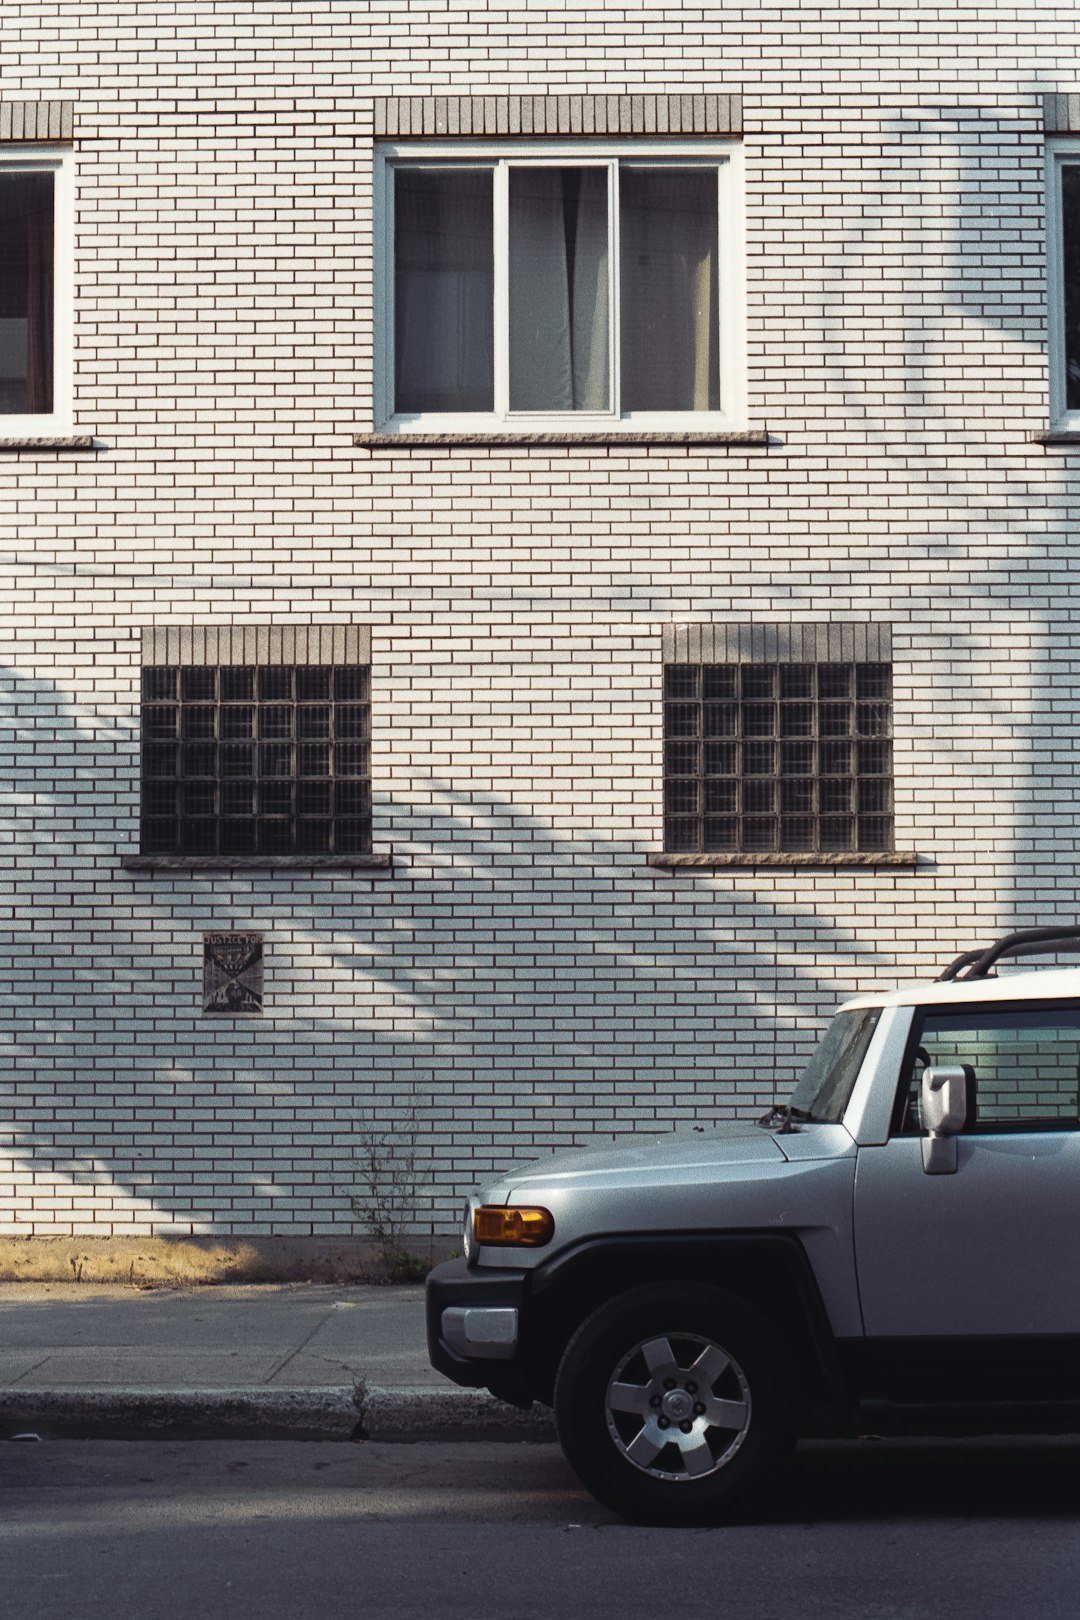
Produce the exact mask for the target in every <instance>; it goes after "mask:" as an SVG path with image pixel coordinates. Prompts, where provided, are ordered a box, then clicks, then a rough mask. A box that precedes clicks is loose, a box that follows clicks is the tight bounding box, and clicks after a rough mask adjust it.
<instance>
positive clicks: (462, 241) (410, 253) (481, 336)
mask: <svg viewBox="0 0 1080 1620" xmlns="http://www.w3.org/2000/svg"><path fill="white" fill-rule="evenodd" d="M494 285H495V278H494V263H493V254H492V171H491V170H490V169H397V170H395V172H394V358H395V373H396V375H395V390H394V409H395V411H405V412H411V411H490V410H493V409H494V406H495V389H494V374H495V362H494V337H493V334H494Z"/></svg>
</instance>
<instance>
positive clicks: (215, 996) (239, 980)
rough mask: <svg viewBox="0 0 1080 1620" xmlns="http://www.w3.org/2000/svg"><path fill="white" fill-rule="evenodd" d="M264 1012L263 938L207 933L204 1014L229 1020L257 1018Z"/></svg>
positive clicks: (204, 948)
mask: <svg viewBox="0 0 1080 1620" xmlns="http://www.w3.org/2000/svg"><path fill="white" fill-rule="evenodd" d="M262 1010H263V937H262V935H261V934H254V933H237V934H224V933H220V934H219V933H207V934H204V935H203V1012H204V1013H211V1014H213V1015H215V1016H218V1017H225V1018H253V1017H256V1018H257V1017H258V1016H259V1015H260V1014H261V1012H262Z"/></svg>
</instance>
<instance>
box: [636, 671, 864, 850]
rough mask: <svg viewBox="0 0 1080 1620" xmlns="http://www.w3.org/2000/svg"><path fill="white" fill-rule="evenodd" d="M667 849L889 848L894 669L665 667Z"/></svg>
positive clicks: (665, 814) (665, 829)
mask: <svg viewBox="0 0 1080 1620" xmlns="http://www.w3.org/2000/svg"><path fill="white" fill-rule="evenodd" d="M664 848H665V850H666V851H667V852H668V853H672V854H675V853H684V852H685V853H693V854H713V853H716V854H721V853H726V852H730V853H732V854H735V853H741V854H755V853H762V854H767V853H773V852H777V853H779V852H781V851H783V852H787V853H802V852H807V853H811V852H812V853H820V854H829V853H836V852H841V851H846V850H851V851H874V852H885V851H891V850H892V849H893V784H892V670H891V666H890V665H888V664H881V663H850V664H849V663H843V664H841V663H827V664H826V663H821V664H795V663H770V664H764V663H762V664H752V663H739V664H668V665H666V666H665V669H664Z"/></svg>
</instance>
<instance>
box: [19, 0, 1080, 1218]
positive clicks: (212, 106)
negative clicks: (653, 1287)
mask: <svg viewBox="0 0 1080 1620" xmlns="http://www.w3.org/2000/svg"><path fill="white" fill-rule="evenodd" d="M1074 23H1075V8H1074V7H1072V6H1060V7H1059V6H1054V5H1049V4H1043V3H1039V0H1035V3H1029V4H1028V5H1026V6H1021V7H1019V8H1016V9H1015V10H1014V9H1013V8H1007V7H1002V6H999V5H983V6H959V5H955V6H954V5H952V4H948V3H946V4H944V5H941V6H937V7H935V8H933V10H932V11H926V10H925V9H924V10H917V9H916V8H914V7H903V8H901V7H896V8H893V7H888V6H876V7H873V8H867V7H865V6H862V5H860V6H854V5H852V6H835V7H831V8H824V9H823V8H822V7H820V6H819V5H817V4H814V5H812V6H810V5H807V6H802V5H798V4H796V5H791V4H789V5H786V6H783V7H780V8H775V7H757V6H755V5H746V6H742V7H730V6H726V7H723V8H706V9H705V10H699V9H695V8H693V7H691V6H685V5H681V4H675V3H674V0H672V3H668V4H663V5H632V6H627V5H625V4H621V5H615V4H611V5H607V4H594V5H592V6H589V7H578V8H574V7H570V6H563V5H554V4H553V5H550V6H547V7H545V6H543V5H541V4H534V3H532V0H530V4H529V5H528V6H527V7H526V5H525V4H506V5H502V6H484V5H482V4H473V3H470V4H469V5H465V4H458V3H456V0H451V4H450V5H448V6H447V5H438V6H435V5H433V6H431V7H430V8H429V7H427V6H425V5H423V4H420V3H416V0H410V3H409V4H405V3H404V0H399V3H391V0H372V3H371V4H369V5H356V6H352V7H350V6H348V5H345V4H342V5H338V4H336V3H335V4H334V5H329V4H324V5H321V6H320V5H302V6H278V7H269V6H266V5H262V4H249V5H241V4H235V5H230V4H228V3H219V4H216V5H214V6H213V7H212V8H211V7H206V6H196V5H180V4H176V3H175V0H170V3H169V4H168V5H164V4H153V3H151V4H146V3H142V0H140V4H138V5H137V6H136V5H135V4H132V3H129V4H121V3H120V0H98V3H96V4H95V5H94V6H92V7H86V6H76V5H74V4H67V5H64V6H61V7H59V8H57V7H55V6H46V5H43V4H40V3H38V0H8V6H7V8H6V13H5V24H4V32H5V66H4V85H3V93H4V97H5V98H8V99H15V100H18V99H20V98H22V99H25V100H28V101H37V100H48V99H71V100H73V101H74V103H75V135H76V155H77V219H76V241H77V253H76V267H75V268H76V308H77V320H76V340H75V356H76V379H75V381H76V420H75V428H76V431H77V432H79V433H90V434H93V435H94V437H95V438H96V439H97V440H98V441H99V443H100V445H101V446H102V448H101V449H99V450H97V451H95V452H93V453H89V454H87V453H66V454H58V453H56V452H32V451H24V452H21V453H18V454H6V455H3V456H2V457H0V528H2V534H3V550H4V553H5V563H4V568H5V575H6V577H8V578H10V580H11V585H10V587H9V591H6V592H5V600H6V601H8V602H9V604H10V608H11V611H10V612H7V613H5V617H4V622H3V625H2V626H0V629H2V634H3V642H4V646H3V650H2V659H3V669H4V684H5V707H4V721H3V726H4V735H3V743H2V752H3V756H4V763H5V765H9V766H10V768H11V770H10V774H11V782H12V787H11V792H10V797H9V798H8V800H7V803H8V806H9V808H8V810H7V811H6V814H7V816H8V817H9V820H10V832H11V838H12V842H13V849H14V860H13V862H12V863H11V865H10V866H9V867H8V868H7V871H6V872H5V874H4V875H3V878H2V885H3V899H2V902H0V903H2V905H3V907H4V916H5V919H7V921H6V923H5V926H6V927H10V933H11V940H12V953H11V962H10V966H7V965H5V967H4V972H3V977H2V979H0V995H2V1000H3V1002H4V1005H5V1008H6V1010H7V1012H8V1013H9V1014H10V1030H9V1033H8V1035H7V1036H6V1037H5V1041H6V1046H5V1050H6V1052H7V1053H8V1054H9V1055H10V1062H9V1064H8V1065H6V1066H5V1067H6V1074H5V1091H6V1092H8V1093H9V1096H8V1099H7V1101H6V1106H5V1110H4V1115H5V1118H6V1119H9V1120H10V1122H11V1124H10V1130H11V1135H10V1136H5V1137H3V1138H0V1231H2V1232H8V1233H16V1234H20V1233H22V1234H27V1235H29V1234H42V1233H50V1232H56V1233H68V1232H75V1233H80V1234H82V1233H100V1234H102V1235H107V1234H109V1233H131V1234H135V1233H145V1232H149V1231H151V1230H157V1231H175V1232H192V1231H194V1232H210V1231H221V1232H225V1231H231V1232H245V1233H250V1234H256V1233H260V1232H270V1231H271V1230H272V1231H275V1232H285V1233H294V1234H315V1235H319V1234H331V1233H344V1232H346V1231H347V1230H348V1229H349V1228H350V1226H351V1225H352V1223H353V1217H352V1215H351V1213H350V1210H349V1206H348V1199H347V1191H348V1187H349V1184H350V1171H349V1161H350V1158H352V1157H353V1156H354V1155H355V1153H356V1151H357V1142H358V1140H359V1138H360V1136H361V1134H362V1132H363V1131H364V1130H365V1129H367V1128H370V1126H371V1125H372V1123H374V1125H375V1126H376V1127H379V1128H381V1127H384V1126H386V1125H388V1124H390V1123H392V1121H393V1120H394V1119H395V1118H396V1117H400V1111H401V1109H402V1107H403V1099H405V1098H406V1097H407V1096H408V1094H409V1093H410V1091H411V1090H412V1091H415V1096H416V1098H417V1102H418V1106H419V1109H420V1118H421V1124H422V1129H421V1136H420V1142H419V1146H420V1151H421V1156H422V1161H423V1187H422V1196H421V1197H420V1198H419V1199H418V1203H417V1207H416V1212H415V1220H416V1224H417V1226H418V1227H423V1226H425V1225H431V1224H433V1225H434V1226H435V1227H436V1228H437V1229H450V1228H452V1227H453V1226H454V1225H455V1223H456V1219H457V1211H458V1208H459V1205H460V1200H461V1198H462V1195H463V1194H464V1192H465V1191H466V1190H467V1188H468V1187H469V1186H470V1185H472V1183H473V1182H474V1181H475V1180H477V1179H479V1178H482V1177H483V1176H485V1175H486V1174H487V1173H488V1172H489V1171H490V1170H492V1169H493V1168H495V1167H498V1166H500V1165H502V1164H503V1163H505V1162H506V1161H507V1160H508V1159H509V1158H511V1157H522V1156H528V1155H530V1154H531V1153H533V1152H534V1151H544V1150H546V1149H548V1148H550V1147H554V1146H556V1145H560V1144H564V1143H568V1142H572V1141H580V1140H583V1139H586V1138H588V1136H589V1135H590V1134H592V1133H594V1132H604V1131H611V1130H613V1129H619V1130H627V1129H631V1130H648V1129H651V1128H653V1127H654V1126H658V1127H662V1128H663V1127H667V1126H669V1125H671V1124H672V1123H674V1122H676V1121H679V1120H684V1119H690V1118H698V1119H708V1118H714V1117H718V1116H719V1117H729V1116H733V1115H736V1114H745V1113H753V1112H754V1111H755V1110H760V1108H761V1107H762V1105H764V1104H765V1103H766V1102H768V1101H770V1100H771V1099H772V1098H773V1097H774V1096H775V1095H778V1094H782V1093H783V1092H784V1090H785V1089H786V1087H787V1085H788V1083H789V1081H790V1079H791V1077H792V1075H793V1073H794V1072H795V1070H796V1069H797V1067H798V1065H799V1063H800V1062H801V1060H802V1058H803V1057H804V1055H805V1052H806V1050H807V1047H808V1044H809V1042H810V1041H811V1040H812V1038H813V1036H814V1033H815V1031H816V1029H817V1028H818V1027H820V1021H821V1019H822V1018H823V1016H824V1015H825V1014H826V1012H827V1011H828V1009H829V1008H830V1007H831V1005H832V1004H833V1003H834V1002H835V1001H836V999H837V997H838V996H839V995H840V994H842V993H843V992H844V991H845V990H847V989H849V988H852V987H855V986H858V985H865V984H867V983H871V982H874V981H881V982H891V981H893V980H894V979H895V978H897V977H909V976H911V975H912V974H913V973H919V974H927V973H930V972H931V971H934V970H936V968H937V967H938V965H939V964H941V963H943V962H944V961H946V960H947V959H948V958H949V957H950V955H952V954H953V953H954V952H955V951H956V950H958V949H960V948H963V947H965V946H967V945H969V944H971V943H972V942H974V941H976V940H977V939H981V938H985V937H988V936H990V935H992V934H993V933H994V931H995V930H997V929H1000V928H1002V927H1005V926H1010V925H1014V924H1024V923H1035V922H1039V921H1044V920H1046V919H1047V918H1065V919H1069V920H1071V919H1073V918H1074V917H1075V916H1076V915H1077V910H1078V896H1077V850H1076V845H1077V836H1076V831H1075V821H1074V808H1073V801H1074V796H1075V784H1076V774H1077V767H1078V760H1077V743H1076V735H1077V727H1076V701H1077V695H1078V691H1077V689H1078V687H1080V668H1078V665H1077V660H1076V649H1077V646H1078V643H1080V638H1078V637H1077V636H1076V634H1075V633H1074V630H1073V626H1072V607H1073V600H1074V597H1075V595H1076V593H1077V571H1076V564H1075V562H1074V548H1073V535H1072V529H1073V526H1074V524H1075V521H1076V515H1077V505H1078V500H1077V497H1078V489H1077V483H1076V477H1075V474H1074V471H1073V468H1074V464H1075V460H1076V451H1075V450H1069V449H1052V450H1048V449H1045V448H1043V447H1040V446H1038V445H1036V444H1033V443H1032V442H1030V440H1029V438H1028V435H1029V434H1030V433H1031V432H1032V431H1033V430H1038V429H1040V428H1043V427H1045V425H1046V397H1047V384H1046V352H1045V297H1044V266H1043V248H1042V195H1041V161H1042V134H1041V123H1040V93H1041V92H1042V91H1043V90H1067V89H1069V88H1072V86H1071V84H1070V83H1068V82H1064V81H1062V79H1061V77H1060V62H1061V60H1062V54H1061V38H1062V25H1063V24H1065V25H1069V26H1071V25H1072V24H1074ZM717 89H723V90H725V91H727V90H741V91H742V92H743V95H744V117H745V129H746V135H745V141H744V146H745V152H746V160H747V179H746V212H747V220H748V250H747V279H748V293H747V311H746V314H747V327H748V347H749V395H750V412H749V425H750V426H751V427H758V428H760V427H763V426H765V425H767V426H768V428H769V430H770V432H771V433H772V435H773V436H774V441H775V442H774V444H773V447H771V448H770V449H768V450H767V451H766V450H762V449H747V448H724V447H718V448H708V447H706V448H703V447H701V446H699V445H685V446H679V445H663V446H651V447H650V446H637V447H633V446H613V447H592V446H590V447H578V448H573V447H570V448H565V447H564V448H558V447H551V446H539V445H534V446H530V447H522V448H519V449H513V448H511V449H507V448H505V447H500V448H494V447H493V448H491V449H482V448H481V449H469V448H443V449H439V448H431V449H424V450H421V449H417V450H414V451H408V450H401V451H393V452H387V451H378V452H375V453H374V454H372V453H369V452H367V451H365V450H360V449H357V448H354V446H353V444H352V436H353V434H354V433H356V432H363V431H366V430H368V429H370V427H371V425H372V422H371V401H372V371H371V368H372V329H371V259H372V221H371V130H372V128H373V118H372V103H371V98H372V96H374V95H387V94H395V95H396V94H412V95H426V94H447V93H456V94H468V93H483V92H485V91H487V92H490V93H493V94H501V93H510V92H518V91H522V90H529V91H532V92H535V93H550V94H562V93H568V94H579V93H590V92H593V93H599V92H603V91H607V92H608V93H611V94H618V93H637V92H649V91H665V92H667V91H672V92H673V91H680V90H683V91H689V92H695V93H704V92H708V91H714V90H717ZM9 592H10V594H9ZM827 618H841V619H845V618H846V619H857V620H865V619H868V618H869V619H884V620H888V621H890V622H891V623H892V624H893V626H894V647H895V675H896V713H895V718H896V732H897V744H896V769H897V808H898V818H897V843H898V846H900V847H909V848H915V849H917V850H918V851H919V853H920V856H921V857H922V859H921V864H920V866H919V868H918V869H917V870H916V871H915V872H914V873H910V872H903V871H901V872H890V871H842V872H832V871H815V870H810V871H806V870H800V871H791V872H785V871H773V872H766V873H755V872H750V871H744V872H732V871H726V872H718V873H704V872H702V873H695V874H688V873H681V874H678V875H671V874H667V873H664V872H658V871H655V870H652V869H650V868H648V867H647V866H646V865H645V854H646V853H647V852H648V851H651V850H656V849H658V848H659V847H660V823H659V810H660V749H659V741H660V728H661V720H660V707H659V695H660V688H659V662H660V654H659V647H660V633H661V628H662V626H663V625H664V624H665V623H669V622H671V621H672V620H704V621H708V620H714V619H719V620H723V621H725V622H727V621H729V620H735V621H739V622H750V621H752V620H762V621H767V622H799V621H802V620H807V619H809V620H821V619H827ZM270 620H274V621H276V622H288V623H331V622H333V623H357V624H365V625H370V626H371V627H372V631H373V636H374V654H373V663H374V669H373V711H374V726H375V748H374V775H375V788H376V801H377V825H376V847H377V848H386V847H387V846H388V845H389V844H391V843H392V844H393V846H394V851H395V870H394V874H393V876H392V877H383V876H374V877H373V876H370V875H366V874H356V875H354V874H350V873H340V872H339V873H324V874H319V875H313V874H311V873H305V872H286V873H273V874H271V873H255V874H235V875H225V876H223V875H220V874H210V873H199V874H181V875H177V874H157V875H153V876H151V875H149V874H147V873H131V872H125V871H123V870H122V869H121V867H120V857H121V856H122V855H123V854H125V853H129V852H131V851H133V850H134V849H135V848H136V847H137V809H138V779H137V748H136V745H137V707H136V704H137V689H138V661H139V632H140V629H141V628H142V627H143V626H146V625H149V624H152V623H157V624H163V623H171V624H191V623H221V622H235V623H249V622H256V621H257V622H268V621H270ZM5 775H7V773H6V772H5ZM208 928H257V929H262V930H263V931H264V932H265V936H266V975H267V994H268V1003H267V1013H266V1016H265V1018H264V1019H263V1020H262V1021H261V1022H242V1021H237V1022H236V1023H235V1024H233V1023H231V1022H230V1021H227V1020H225V1021H222V1020H219V1021H216V1022H214V1021H211V1020H208V1019H205V1018H203V1017H202V1016H201V1014H200V1010H199V1008H200V1000H199V992H200V971H201V968H200V942H201V935H202V931H203V930H204V929H208ZM4 1129H5V1131H6V1130H7V1129H8V1127H7V1126H5V1127H4ZM9 1155H10V1168H9V1167H8V1156H9Z"/></svg>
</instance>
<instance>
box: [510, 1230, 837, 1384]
mask: <svg viewBox="0 0 1080 1620" xmlns="http://www.w3.org/2000/svg"><path fill="white" fill-rule="evenodd" d="M627 1251H630V1252H632V1253H633V1256H634V1258H635V1260H636V1261H638V1262H641V1263H645V1264H647V1263H648V1262H649V1261H653V1260H657V1259H664V1260H665V1261H666V1262H668V1263H669V1265H670V1267H671V1268H672V1275H677V1274H678V1270H679V1267H680V1266H681V1265H684V1264H686V1262H688V1261H689V1262H690V1264H691V1266H692V1268H693V1271H694V1274H695V1275H696V1276H698V1277H699V1278H700V1277H703V1276H706V1275H707V1273H706V1272H705V1271H704V1269H703V1262H704V1261H705V1259H706V1258H707V1256H709V1255H710V1254H715V1255H717V1257H718V1258H721V1259H722V1257H725V1256H731V1255H735V1254H739V1255H745V1256H748V1257H750V1258H754V1259H760V1258H762V1257H764V1256H765V1255H770V1256H779V1257H780V1258H782V1259H783V1260H784V1262H785V1263H786V1265H787V1266H788V1268H789V1271H790V1275H791V1279H792V1282H793V1283H794V1286H795V1292H796V1297H797V1301H798V1304H799V1306H800V1308H801V1310H802V1313H803V1316H804V1318H805V1321H806V1325H807V1328H808V1330H809V1333H810V1338H811V1342H812V1344H813V1348H814V1353H815V1355H816V1357H817V1360H818V1364H819V1369H820V1371H821V1373H822V1375H823V1376H824V1378H825V1380H826V1382H827V1384H828V1386H829V1388H830V1390H831V1391H832V1393H833V1395H834V1396H835V1397H836V1399H837V1400H838V1401H839V1400H842V1399H843V1398H844V1396H845V1393H846V1389H845V1385H844V1383H843V1378H842V1373H841V1368H840V1363H839V1360H838V1358H837V1354H836V1340H835V1337H834V1335H833V1331H832V1326H831V1324H830V1322H829V1318H828V1315H827V1313H826V1310H825V1306H824V1303H823V1302H822V1298H821V1294H820V1292H819V1290H818V1285H817V1279H816V1278H815V1276H814V1272H813V1268H812V1267H811V1265H810V1262H809V1260H808V1259H807V1257H806V1251H805V1249H804V1248H803V1246H802V1244H801V1243H800V1241H799V1239H798V1238H797V1237H796V1236H795V1234H794V1233H791V1232H759V1231H741V1232H660V1233H658V1232H626V1233H622V1232H620V1233H612V1234H610V1235H608V1236H603V1237H595V1238H586V1239H584V1240H583V1241H582V1242H580V1243H577V1244H574V1245H573V1246H571V1247H568V1248H566V1249H564V1250H562V1251H561V1252H560V1253H558V1254H555V1255H552V1257H551V1259H550V1260H545V1261H544V1262H543V1264H542V1265H540V1266H538V1267H537V1269H536V1270H535V1271H534V1272H533V1273H532V1279H531V1288H530V1290H529V1293H530V1299H531V1304H532V1308H533V1313H534V1317H539V1316H540V1315H541V1314H542V1308H541V1305H540V1302H541V1301H542V1299H543V1297H544V1295H545V1294H547V1293H550V1292H551V1291H553V1290H558V1289H559V1288H560V1287H562V1286H567V1287H569V1286H572V1282H573V1273H574V1271H575V1270H580V1271H582V1272H584V1271H587V1270H588V1269H589V1268H590V1266H591V1265H593V1264H596V1263H597V1262H603V1261H605V1260H607V1259H608V1258H610V1257H611V1256H613V1255H614V1254H616V1253H618V1252H627ZM717 1280H718V1281H721V1282H722V1281H723V1279H722V1277H720V1278H718V1279H717ZM597 1303H599V1301H598V1302H597Z"/></svg>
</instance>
